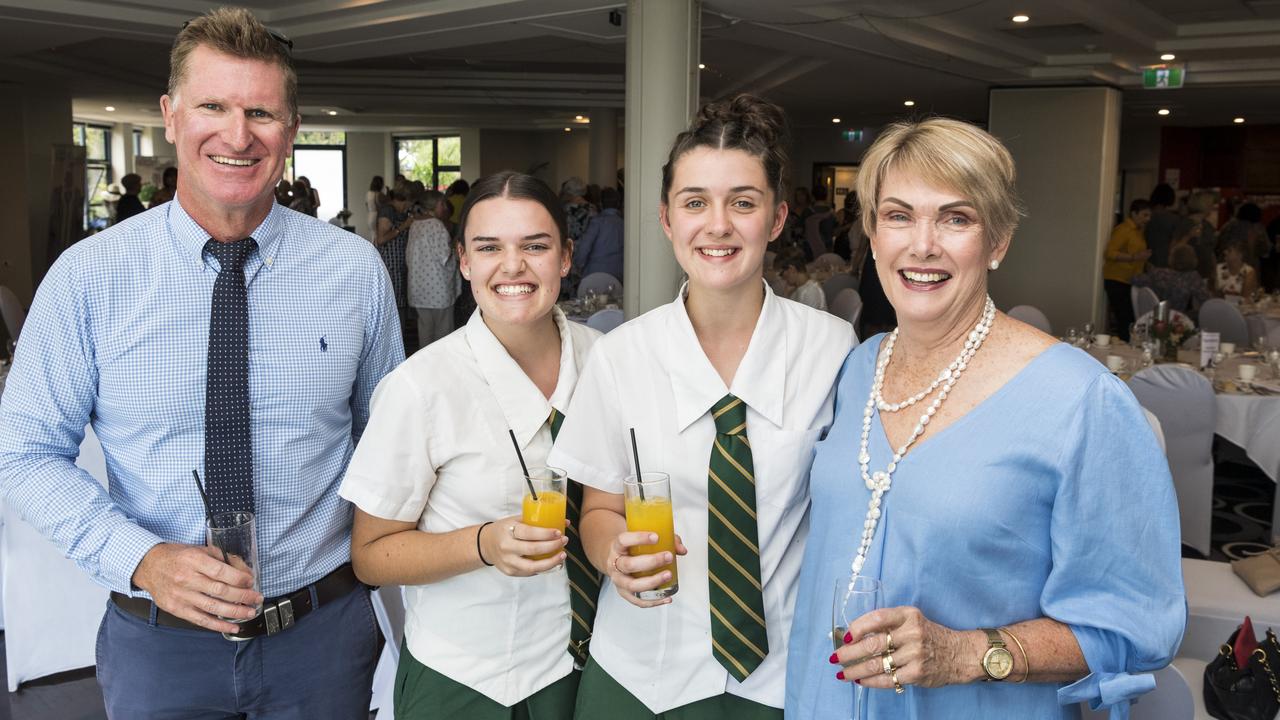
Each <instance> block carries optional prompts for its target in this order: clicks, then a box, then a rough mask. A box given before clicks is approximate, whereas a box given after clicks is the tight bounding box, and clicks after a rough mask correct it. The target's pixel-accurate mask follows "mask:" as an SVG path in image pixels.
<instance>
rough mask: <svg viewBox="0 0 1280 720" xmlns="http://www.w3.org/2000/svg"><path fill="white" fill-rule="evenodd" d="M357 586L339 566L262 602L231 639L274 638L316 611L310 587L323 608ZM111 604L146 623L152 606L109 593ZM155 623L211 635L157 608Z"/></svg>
mask: <svg viewBox="0 0 1280 720" xmlns="http://www.w3.org/2000/svg"><path fill="white" fill-rule="evenodd" d="M358 586H361V583H360V581H359V580H357V579H356V573H355V571H354V570H352V569H351V563H346V564H344V565H341V566H340V567H338V569H337V570H334V571H333V572H331V573H329V574H328V575H325V576H324V577H323V578H320V580H318V581H316V582H315V584H313V585H308V586H306V587H304V588H302V589H301V590H297V591H295V592H292V593H289V594H288V595H285V596H283V597H278V598H271V599H269V600H266V601H265V602H263V603H262V612H261V613H260V614H259V615H258V617H256V618H254V619H252V620H246V621H245V622H243V623H241V624H240V631H239V632H238V633H236V635H235V637H236V638H237V639H241V640H247V639H249V638H255V637H260V636H262V635H275V634H276V633H278V632H282V631H284V630H288V629H289V628H291V627H293V625H294V624H295V623H297V622H298V621H299V620H301V619H302V618H304V617H306V616H307V614H308V613H310V612H311V611H312V610H315V609H316V608H315V607H314V606H312V604H311V589H312V588H315V591H316V598H317V599H318V600H319V601H320V605H324V604H326V603H331V602H333V601H335V600H338V599H340V598H342V597H344V596H346V595H347V594H348V593H350V592H351V591H352V590H354V589H356V587H358ZM111 601H112V602H114V603H115V604H116V605H117V606H119V608H120V609H121V610H124V611H125V612H127V613H129V614H130V615H133V616H134V617H138V618H142V619H143V620H146V621H148V622H150V620H151V607H152V602H151V601H150V600H148V599H146V598H134V597H129V596H127V595H121V594H120V593H115V592H113V593H111ZM156 624H157V625H160V626H161V627H170V628H182V629H184V630H204V631H205V632H213V631H211V630H209V629H208V628H202V627H200V626H199V625H194V624H192V623H190V622H187V621H186V620H183V619H182V618H180V617H177V616H176V615H172V614H170V613H167V612H165V611H164V610H161V609H160V608H156Z"/></svg>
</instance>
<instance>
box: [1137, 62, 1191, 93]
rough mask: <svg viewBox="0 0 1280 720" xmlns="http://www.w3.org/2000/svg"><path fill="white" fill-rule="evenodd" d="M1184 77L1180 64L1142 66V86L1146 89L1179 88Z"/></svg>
mask: <svg viewBox="0 0 1280 720" xmlns="http://www.w3.org/2000/svg"><path fill="white" fill-rule="evenodd" d="M1186 77H1187V73H1186V70H1185V69H1184V68H1183V66H1181V65H1148V66H1146V67H1144V68H1142V87H1143V88H1144V89H1146V90H1168V89H1175V88H1180V87H1182V82H1183V81H1184V80H1185V79H1186Z"/></svg>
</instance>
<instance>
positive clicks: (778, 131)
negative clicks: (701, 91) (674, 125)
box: [690, 93, 791, 145]
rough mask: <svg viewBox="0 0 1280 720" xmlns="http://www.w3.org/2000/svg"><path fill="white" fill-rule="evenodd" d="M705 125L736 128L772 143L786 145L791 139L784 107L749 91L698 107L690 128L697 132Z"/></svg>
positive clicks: (745, 135) (745, 136)
mask: <svg viewBox="0 0 1280 720" xmlns="http://www.w3.org/2000/svg"><path fill="white" fill-rule="evenodd" d="M706 125H714V126H716V127H725V128H734V129H736V130H737V131H738V132H740V133H741V134H742V136H743V137H744V138H747V137H750V138H753V139H755V138H758V139H760V140H762V141H764V142H765V143H767V144H770V145H772V144H775V143H777V144H782V145H786V144H788V143H789V142H790V139H791V138H790V133H789V131H788V129H787V116H786V115H785V114H784V113H783V112H782V108H780V107H778V106H777V105H774V104H773V103H771V102H769V101H767V100H762V99H760V98H758V97H756V96H755V95H750V94H748V93H739V94H738V95H734V96H733V97H731V98H721V99H719V100H713V101H711V102H709V103H707V104H706V105H703V106H702V107H701V108H699V109H698V116H697V117H696V118H695V119H694V121H693V127H692V128H690V130H691V131H692V132H695V133H696V132H697V131H698V130H699V129H701V127H702V126H706Z"/></svg>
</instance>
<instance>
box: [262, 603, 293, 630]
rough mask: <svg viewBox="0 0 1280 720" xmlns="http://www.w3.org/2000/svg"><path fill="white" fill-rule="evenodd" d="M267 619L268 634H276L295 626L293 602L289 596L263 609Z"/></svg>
mask: <svg viewBox="0 0 1280 720" xmlns="http://www.w3.org/2000/svg"><path fill="white" fill-rule="evenodd" d="M262 614H263V616H264V617H265V618H266V621H267V635H268V636H270V635H275V634H276V633H278V632H281V631H283V630H288V629H289V628H291V627H293V624H294V622H293V603H292V602H290V601H289V599H288V598H285V599H284V600H281V601H280V602H278V603H276V604H275V605H271V606H270V607H268V608H266V609H265V610H263V611H262Z"/></svg>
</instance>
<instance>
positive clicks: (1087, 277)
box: [988, 87, 1120, 334]
mask: <svg viewBox="0 0 1280 720" xmlns="http://www.w3.org/2000/svg"><path fill="white" fill-rule="evenodd" d="M990 103H991V106H990V115H989V117H990V120H989V122H988V127H989V129H990V131H991V134H993V135H995V136H996V137H998V138H1000V140H1001V141H1002V142H1004V144H1005V145H1006V146H1007V147H1008V148H1009V152H1010V153H1012V154H1013V160H1014V162H1015V163H1016V164H1017V168H1018V194H1019V195H1020V196H1021V197H1022V202H1023V204H1024V205H1025V206H1026V209H1027V216H1026V217H1025V218H1023V219H1022V223H1021V224H1020V225H1019V227H1018V231H1017V232H1016V233H1015V234H1014V238H1013V244H1012V246H1011V247H1010V248H1009V254H1008V256H1007V257H1006V258H1005V261H1004V262H1003V263H1002V264H1001V265H1000V269H999V270H998V271H996V272H994V273H991V297H992V299H993V300H995V302H996V305H997V306H998V307H1000V308H1002V309H1005V310H1008V309H1009V308H1010V307H1013V306H1014V305H1021V304H1029V305H1035V306H1036V307H1038V308H1040V309H1041V310H1043V311H1044V313H1045V315H1047V316H1048V317H1049V322H1050V323H1051V324H1052V325H1053V330H1054V332H1055V333H1058V334H1062V333H1065V332H1066V330H1067V328H1069V327H1072V326H1077V327H1078V326H1081V325H1083V324H1084V323H1085V322H1093V323H1094V325H1095V327H1102V324H1101V323H1102V320H1103V319H1104V315H1103V313H1104V312H1105V304H1104V302H1103V292H1102V252H1103V250H1105V249H1106V244H1107V240H1108V239H1109V238H1110V236H1111V225H1112V220H1113V211H1114V209H1115V208H1114V205H1115V197H1116V175H1117V173H1118V168H1119V157H1120V91H1119V90H1115V89H1113V88H1105V87H1076V88H1021V89H997V90H992V91H991V95H990ZM1048 268H1053V270H1052V272H1050V271H1048V270H1047V269H1048Z"/></svg>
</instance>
